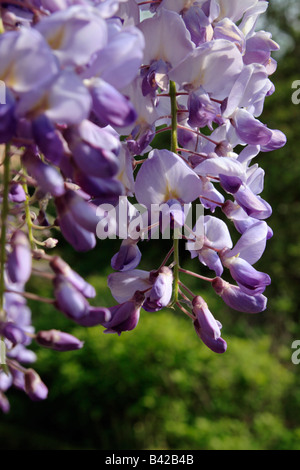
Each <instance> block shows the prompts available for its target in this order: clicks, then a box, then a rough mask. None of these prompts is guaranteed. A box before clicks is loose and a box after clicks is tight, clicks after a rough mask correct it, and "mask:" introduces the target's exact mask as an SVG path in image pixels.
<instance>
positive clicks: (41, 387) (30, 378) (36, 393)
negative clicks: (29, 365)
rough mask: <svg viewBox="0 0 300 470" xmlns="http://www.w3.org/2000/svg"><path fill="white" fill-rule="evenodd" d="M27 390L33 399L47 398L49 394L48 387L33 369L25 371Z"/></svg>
mask: <svg viewBox="0 0 300 470" xmlns="http://www.w3.org/2000/svg"><path fill="white" fill-rule="evenodd" d="M25 392H26V393H27V395H28V396H29V398H30V399H31V400H33V401H40V400H45V399H46V398H47V396H48V388H47V387H46V385H45V384H44V382H42V380H41V378H40V376H39V375H38V374H37V372H35V370H33V369H28V370H27V371H26V372H25Z"/></svg>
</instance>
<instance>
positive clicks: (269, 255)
mask: <svg viewBox="0 0 300 470" xmlns="http://www.w3.org/2000/svg"><path fill="white" fill-rule="evenodd" d="M269 26H272V28H273V30H274V31H275V35H274V39H275V40H276V39H277V36H276V32H277V33H278V35H279V36H280V37H283V40H284V38H289V41H288V42H287V46H288V47H287V48H286V49H285V54H284V56H280V62H279V68H278V71H277V72H276V73H275V75H274V76H273V77H272V81H273V82H274V84H275V86H276V93H275V94H274V95H273V96H271V97H269V98H268V99H267V100H266V107H265V111H264V113H263V116H262V117H261V120H262V121H263V122H265V123H266V124H267V125H268V127H270V128H279V129H281V130H282V131H283V132H285V133H286V135H287V138H288V144H287V145H286V147H285V148H283V149H282V150H279V151H276V152H272V153H270V154H261V155H260V156H259V157H257V158H258V160H257V162H258V163H259V164H260V165H261V166H262V167H263V168H264V169H265V172H266V178H265V190H264V193H263V196H264V198H265V199H266V200H268V201H269V202H270V203H271V204H272V207H273V209H274V211H273V215H272V217H271V218H270V219H269V224H270V226H271V227H272V229H273V230H274V237H273V238H272V239H271V240H270V241H269V243H268V245H267V250H266V252H265V254H264V256H263V259H262V260H261V261H260V262H259V263H258V264H257V265H256V266H257V268H258V269H260V270H262V271H265V272H268V273H269V274H270V275H271V277H272V285H271V286H270V287H269V288H268V289H267V296H268V298H269V303H268V309H267V311H266V312H264V313H262V314H259V315H245V314H241V313H239V312H235V311H232V310H230V309H229V308H227V307H226V306H225V305H224V304H223V303H222V302H221V300H220V299H219V298H216V296H215V294H214V293H213V292H212V291H211V290H210V288H209V287H208V288H207V287H206V286H205V285H203V284H202V283H200V282H199V281H197V280H195V279H189V281H188V285H189V286H190V287H191V289H192V290H193V291H195V292H197V293H198V294H201V295H203V296H204V297H205V299H206V300H207V302H208V304H209V306H210V309H211V310H212V312H213V313H214V315H215V316H216V318H217V319H218V320H220V321H221V323H222V324H223V330H222V331H223V335H222V336H223V337H224V339H226V341H227V342H228V350H227V352H226V353H225V354H224V355H221V356H219V355H216V354H214V353H212V352H211V351H210V350H208V349H207V348H206V347H205V346H204V345H203V344H202V343H201V341H200V340H199V339H198V337H197V336H196V334H195V333H194V330H193V326H192V324H191V321H190V319H189V318H187V317H185V318H183V317H182V315H181V314H179V313H178V312H173V311H163V312H159V313H155V314H149V313H146V312H144V311H142V315H141V319H140V322H139V325H138V327H137V328H136V330H134V331H132V332H130V333H123V334H122V335H121V336H120V337H118V336H116V335H104V334H103V332H102V328H90V329H83V328H78V327H74V324H73V323H71V322H70V321H68V320H67V319H65V318H64V317H63V316H62V314H61V313H59V312H58V311H56V310H55V309H53V308H52V307H49V306H48V305H45V306H37V305H36V304H33V303H31V306H32V311H33V317H34V323H35V325H36V327H37V329H49V328H53V327H54V328H57V329H62V330H65V331H69V332H71V333H73V334H75V335H76V336H78V337H79V338H80V339H82V340H84V341H85V347H84V349H82V350H80V351H76V352H70V353H57V352H52V351H48V350H41V349H37V348H35V349H36V351H37V353H38V362H37V364H36V370H37V371H38V372H39V373H40V375H41V377H42V378H43V380H44V381H45V383H46V384H47V385H48V386H49V390H50V393H49V398H48V400H47V401H45V402H42V403H32V402H30V400H29V399H28V398H27V397H26V396H24V395H23V394H22V393H21V392H18V391H13V390H12V391H11V393H10V395H9V398H10V401H11V405H12V409H11V413H10V414H9V415H7V416H1V417H0V442H1V444H0V447H1V449H20V450H21V449H35V450H37V449H105V450H122V449H123V450H124V449H126V450H128V449H130V450H134V449H149V450H150V449H151V450H154V449H159V450H164V449H167V450H168V449H169V450H179V449H181V450H192V449H207V450H209V449H218V450H248V449H249V450H254V449H258V450H261V449H265V450H274V449H275V450H279V449H294V450H299V449H300V365H299V366H297V365H294V364H293V363H292V361H291V355H292V352H293V350H292V349H291V345H292V342H293V341H294V340H296V339H300V326H299V311H300V305H299V281H300V237H299V233H300V197H299V196H300V192H299V181H300V158H299V150H298V136H299V117H300V116H299V112H300V105H299V106H295V105H293V104H292V102H291V95H292V88H291V86H292V82H293V81H294V80H298V79H300V70H299V60H300V46H299V39H300V38H299V36H300V32H299V31H300V30H299V5H298V3H297V2H295V1H294V0H289V1H287V2H284V6H283V5H282V3H281V5H280V2H276V1H274V3H273V2H272V5H271V7H270V9H269V17H268V20H267V22H266V29H267V30H269V29H270V28H269ZM297 28H298V29H297ZM282 33H284V34H282ZM118 246H119V242H118V241H114V240H111V241H109V242H108V243H106V242H105V243H103V242H102V243H99V245H98V246H97V248H96V250H94V252H92V253H87V254H85V255H80V256H78V254H77V253H74V252H73V251H72V250H71V249H68V248H66V249H64V252H63V256H64V258H65V259H66V260H67V261H68V262H70V264H71V265H72V267H74V269H76V270H77V271H78V272H79V273H80V274H82V275H83V276H86V277H87V278H88V280H89V281H90V282H91V283H93V284H94V285H95V287H96V288H97V298H96V299H94V300H93V303H94V304H95V305H97V304H98V305H107V306H109V305H113V303H114V301H113V299H112V297H111V295H110V292H109V290H108V288H107V286H106V275H107V274H108V273H109V272H111V270H110V267H109V266H110V258H111V256H112V255H113V254H114V253H115V252H116V251H117V249H118ZM168 249H169V242H168V241H162V242H161V243H157V242H156V243H150V244H149V245H148V246H145V247H144V249H143V253H144V256H143V260H142V263H141V265H140V268H141V269H152V268H154V267H158V266H159V264H160V262H161V261H162V259H163V257H164V253H165V252H167V250H168ZM182 252H183V255H184V265H185V267H187V268H188V269H189V268H193V269H194V270H197V269H199V270H200V266H198V265H195V262H191V260H190V259H189V258H188V256H187V254H186V253H184V250H182ZM153 260H155V266H154V265H153ZM30 287H31V288H32V290H34V291H36V292H39V293H40V294H41V295H45V296H51V286H50V285H48V284H47V283H45V282H44V281H43V280H42V279H39V278H37V279H35V280H34V282H32V283H31V286H30Z"/></svg>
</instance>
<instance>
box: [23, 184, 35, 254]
mask: <svg viewBox="0 0 300 470" xmlns="http://www.w3.org/2000/svg"><path fill="white" fill-rule="evenodd" d="M23 189H24V192H25V194H26V200H25V220H26V224H27V228H28V238H29V241H30V245H31V248H32V250H34V249H35V241H34V236H33V232H32V225H33V224H32V220H31V214H30V196H29V192H28V186H27V182H26V181H24V182H23Z"/></svg>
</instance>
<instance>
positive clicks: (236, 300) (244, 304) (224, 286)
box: [212, 277, 267, 313]
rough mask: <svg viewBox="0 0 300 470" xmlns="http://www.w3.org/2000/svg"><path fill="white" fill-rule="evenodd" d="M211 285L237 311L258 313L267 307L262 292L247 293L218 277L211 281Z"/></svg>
mask: <svg viewBox="0 0 300 470" xmlns="http://www.w3.org/2000/svg"><path fill="white" fill-rule="evenodd" d="M212 287H213V288H214V290H215V292H216V293H217V294H218V295H219V296H220V297H221V298H222V299H223V301H224V302H225V303H226V304H227V305H228V306H229V307H230V308H233V309H234V310H237V311H239V312H245V313H259V312H263V311H264V310H265V309H266V308H267V298H266V297H265V296H264V295H263V294H258V295H248V294H246V293H245V292H244V291H243V290H242V289H241V288H240V287H238V286H234V285H232V284H229V283H228V282H226V281H223V279H221V278H220V277H217V278H216V279H214V280H213V281H212Z"/></svg>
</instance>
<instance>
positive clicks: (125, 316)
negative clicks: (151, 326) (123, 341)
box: [103, 291, 145, 336]
mask: <svg viewBox="0 0 300 470" xmlns="http://www.w3.org/2000/svg"><path fill="white" fill-rule="evenodd" d="M144 300H145V296H144V294H142V293H141V292H139V291H137V292H136V293H135V294H134V296H133V298H132V299H131V300H128V301H127V302H124V303H122V304H119V305H116V306H114V307H110V308H109V310H110V312H111V315H112V318H111V320H110V321H108V322H105V323H103V326H104V327H105V328H106V330H104V333H117V334H118V335H119V336H120V334H121V333H122V331H130V330H133V329H134V328H135V327H136V326H137V324H138V321H139V318H140V310H141V307H142V305H143V302H144Z"/></svg>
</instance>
